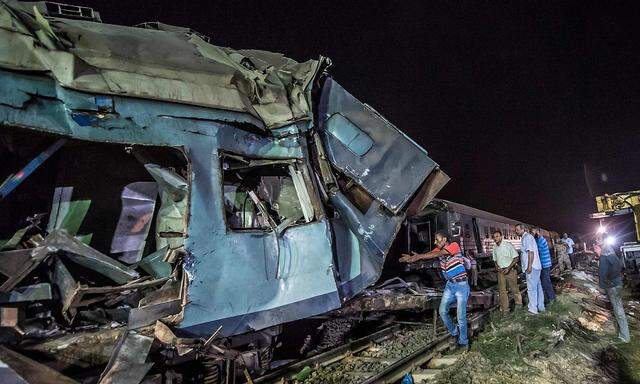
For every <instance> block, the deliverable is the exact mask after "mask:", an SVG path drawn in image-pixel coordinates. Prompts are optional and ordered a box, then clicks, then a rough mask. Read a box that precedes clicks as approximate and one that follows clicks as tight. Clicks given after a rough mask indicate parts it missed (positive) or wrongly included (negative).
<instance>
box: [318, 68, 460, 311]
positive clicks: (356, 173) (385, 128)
mask: <svg viewBox="0 0 640 384" xmlns="http://www.w3.org/2000/svg"><path fill="white" fill-rule="evenodd" d="M317 112H318V122H319V131H320V139H321V142H322V146H323V151H324V152H325V155H326V160H327V161H328V162H329V163H330V164H331V167H332V169H333V171H334V174H335V177H336V179H337V180H336V182H337V184H338V185H339V190H338V191H334V193H332V194H331V195H330V196H329V198H330V202H331V205H332V206H333V208H334V209H335V210H336V211H337V212H338V215H337V217H336V218H334V219H333V220H332V227H333V232H334V234H335V239H336V248H337V249H336V255H337V260H338V267H339V276H340V281H339V284H340V293H341V296H342V299H343V300H346V299H348V298H350V297H352V296H353V295H355V294H356V293H358V292H360V291H361V290H362V289H364V288H365V287H366V286H368V285H371V284H373V283H374V282H375V281H376V280H377V279H378V277H379V276H380V273H381V272H382V266H383V264H384V259H385V257H386V254H387V252H388V250H389V248H390V246H391V243H392V241H393V239H394V238H395V237H396V234H397V233H398V231H399V229H400V225H401V223H402V222H403V221H404V218H405V213H406V211H407V210H408V209H409V208H411V209H412V210H415V211H419V210H421V209H422V208H424V207H425V206H426V204H427V203H428V202H429V201H430V200H431V199H432V198H433V196H434V195H435V194H436V193H437V192H438V191H439V190H440V189H441V188H442V186H444V184H445V183H446V182H447V181H448V177H447V176H446V175H444V173H442V172H441V171H439V169H438V167H437V164H436V163H435V162H434V161H433V160H432V159H431V158H430V157H429V156H428V155H427V152H426V151H425V150H424V149H422V148H421V147H420V146H418V145H417V144H416V143H415V142H413V141H412V140H411V139H409V138H408V137H407V136H406V135H405V134H403V133H402V132H400V131H399V130H398V129H397V128H396V127H394V126H393V125H392V124H391V123H389V122H388V121H387V120H386V119H385V118H384V117H382V116H381V115H380V114H379V113H378V112H376V111H375V110H374V109H373V108H371V107H370V106H369V105H367V104H364V103H361V102H360V101H358V100H357V99H356V98H355V97H353V96H352V95H351V94H349V93H348V92H347V91H346V90H344V89H343V88H342V87H341V86H340V85H339V84H338V83H336V82H335V81H333V80H332V79H331V78H327V79H326V80H325V82H324V85H323V87H322V93H321V97H320V103H319V106H318V111H317Z"/></svg>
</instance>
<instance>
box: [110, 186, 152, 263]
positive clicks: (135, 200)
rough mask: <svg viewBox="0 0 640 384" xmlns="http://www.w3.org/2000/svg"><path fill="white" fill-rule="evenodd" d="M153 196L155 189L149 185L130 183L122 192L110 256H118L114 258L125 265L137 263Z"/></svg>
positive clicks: (150, 212)
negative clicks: (113, 254)
mask: <svg viewBox="0 0 640 384" xmlns="http://www.w3.org/2000/svg"><path fill="white" fill-rule="evenodd" d="M157 194H158V187H157V184H156V183H153V182H136V183H131V184H129V185H127V186H126V187H125V188H124V190H123V191H122V195H121V198H122V211H121V213H120V218H119V220H118V224H117V226H116V231H115V234H114V235H113V240H112V241H111V253H122V255H120V256H119V257H118V259H120V260H121V261H123V262H125V263H129V264H132V263H136V262H138V261H140V259H141V257H142V251H143V250H144V245H145V243H146V239H147V236H148V235H149V229H150V228H151V220H152V219H153V212H154V210H155V207H156V196H157Z"/></svg>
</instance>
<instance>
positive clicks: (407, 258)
mask: <svg viewBox="0 0 640 384" xmlns="http://www.w3.org/2000/svg"><path fill="white" fill-rule="evenodd" d="M448 254H449V252H447V251H445V250H444V249H438V248H434V249H432V250H431V251H429V252H427V253H415V254H413V255H407V254H403V255H402V257H401V258H400V261H401V262H403V263H414V262H416V261H418V260H429V259H435V258H436V257H440V256H444V255H448Z"/></svg>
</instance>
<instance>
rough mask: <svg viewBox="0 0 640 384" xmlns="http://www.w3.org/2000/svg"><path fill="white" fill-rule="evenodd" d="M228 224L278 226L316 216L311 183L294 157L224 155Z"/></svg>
mask: <svg viewBox="0 0 640 384" xmlns="http://www.w3.org/2000/svg"><path fill="white" fill-rule="evenodd" d="M222 170H223V183H224V206H225V214H226V220H227V226H228V227H229V228H231V229H235V230H244V229H259V230H266V229H276V228H277V227H278V226H282V225H284V226H290V225H296V224H303V223H308V222H310V221H312V220H313V219H314V218H315V212H314V207H313V204H312V201H311V196H312V194H311V193H310V189H309V182H308V181H307V180H308V179H307V177H306V176H305V175H304V172H303V169H302V166H301V165H300V164H299V163H298V162H297V161H295V160H266V159H250V158H246V157H242V156H236V155H232V154H224V155H222Z"/></svg>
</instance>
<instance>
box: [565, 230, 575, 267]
mask: <svg viewBox="0 0 640 384" xmlns="http://www.w3.org/2000/svg"><path fill="white" fill-rule="evenodd" d="M562 242H563V243H565V244H566V245H567V253H568V254H569V262H571V256H572V255H573V246H574V245H576V243H574V242H573V239H572V238H570V237H569V235H567V234H566V233H565V234H563V235H562Z"/></svg>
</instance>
